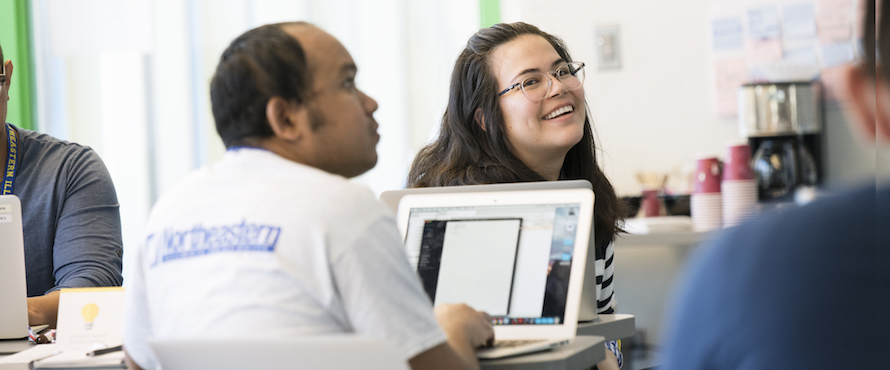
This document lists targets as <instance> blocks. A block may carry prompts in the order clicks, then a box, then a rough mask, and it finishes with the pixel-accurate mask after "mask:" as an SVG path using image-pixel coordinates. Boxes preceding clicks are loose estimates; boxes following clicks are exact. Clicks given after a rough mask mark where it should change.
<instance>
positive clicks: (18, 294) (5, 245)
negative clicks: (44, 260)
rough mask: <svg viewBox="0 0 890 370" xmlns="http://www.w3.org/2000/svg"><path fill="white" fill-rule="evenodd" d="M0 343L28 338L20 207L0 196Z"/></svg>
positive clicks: (15, 199)
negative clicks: (3, 340)
mask: <svg viewBox="0 0 890 370" xmlns="http://www.w3.org/2000/svg"><path fill="white" fill-rule="evenodd" d="M0 235H2V237H0V339H13V338H25V337H27V336H28V290H27V281H26V280H25V243H24V239H23V237H22V203H21V202H20V201H19V198H18V197H17V196H15V195H0Z"/></svg>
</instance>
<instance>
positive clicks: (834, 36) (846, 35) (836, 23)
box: [816, 11, 853, 44]
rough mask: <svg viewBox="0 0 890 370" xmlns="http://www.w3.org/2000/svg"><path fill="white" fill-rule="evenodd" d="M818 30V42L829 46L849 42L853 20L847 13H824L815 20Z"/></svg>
mask: <svg viewBox="0 0 890 370" xmlns="http://www.w3.org/2000/svg"><path fill="white" fill-rule="evenodd" d="M816 24H817V26H818V29H819V42H821V43H823V44H831V43H837V42H844V41H849V40H850V37H851V36H852V35H853V34H852V31H853V19H852V14H851V13H850V12H849V11H842V12H824V11H822V12H821V13H820V14H819V16H818V17H817V18H816Z"/></svg>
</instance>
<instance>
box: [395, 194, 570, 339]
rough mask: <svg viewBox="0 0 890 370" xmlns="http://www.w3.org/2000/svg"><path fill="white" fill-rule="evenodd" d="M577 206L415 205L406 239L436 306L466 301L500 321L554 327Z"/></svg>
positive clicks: (560, 317)
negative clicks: (422, 206) (416, 206)
mask: <svg viewBox="0 0 890 370" xmlns="http://www.w3.org/2000/svg"><path fill="white" fill-rule="evenodd" d="M579 208H580V205H578V204H536V205H510V206H479V207H438V208H413V209H411V212H410V216H409V220H408V231H407V236H406V241H405V243H406V246H407V249H408V254H409V258H410V260H411V263H412V264H413V266H414V267H415V268H416V270H417V272H418V275H419V276H420V278H421V281H422V283H423V286H424V289H425V290H426V292H427V294H428V295H429V296H430V299H431V300H432V301H433V303H434V304H440V303H466V304H468V305H470V306H471V307H473V308H474V309H477V310H481V311H486V312H488V313H489V314H490V315H491V316H492V317H493V322H494V324H497V325H507V324H510V325H513V324H525V325H528V324H538V325H540V324H559V323H561V322H562V321H563V318H564V315H565V307H566V299H567V293H568V285H569V273H570V271H571V264H572V257H573V255H574V247H575V238H576V230H577V225H578V212H579Z"/></svg>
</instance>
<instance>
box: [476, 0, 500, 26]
mask: <svg viewBox="0 0 890 370" xmlns="http://www.w3.org/2000/svg"><path fill="white" fill-rule="evenodd" d="M498 23H501V1H500V0H479V24H480V28H485V27H491V26H493V25H495V24H498Z"/></svg>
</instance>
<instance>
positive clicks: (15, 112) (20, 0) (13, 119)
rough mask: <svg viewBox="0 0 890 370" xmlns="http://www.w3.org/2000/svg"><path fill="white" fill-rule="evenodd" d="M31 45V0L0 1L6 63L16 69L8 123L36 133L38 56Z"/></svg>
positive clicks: (0, 36)
mask: <svg viewBox="0 0 890 370" xmlns="http://www.w3.org/2000/svg"><path fill="white" fill-rule="evenodd" d="M31 43H32V41H31V15H30V8H29V3H28V1H27V0H0V45H2V46H3V59H4V61H3V62H5V61H6V60H12V64H13V67H14V71H13V75H12V86H10V91H9V108H8V112H7V115H6V120H7V121H8V122H10V123H12V124H14V125H16V126H19V127H24V128H27V129H34V128H35V127H36V122H34V116H35V115H34V102H35V99H34V96H35V95H34V53H33V52H32V44H31Z"/></svg>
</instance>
